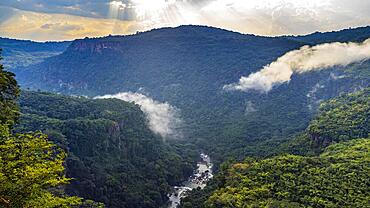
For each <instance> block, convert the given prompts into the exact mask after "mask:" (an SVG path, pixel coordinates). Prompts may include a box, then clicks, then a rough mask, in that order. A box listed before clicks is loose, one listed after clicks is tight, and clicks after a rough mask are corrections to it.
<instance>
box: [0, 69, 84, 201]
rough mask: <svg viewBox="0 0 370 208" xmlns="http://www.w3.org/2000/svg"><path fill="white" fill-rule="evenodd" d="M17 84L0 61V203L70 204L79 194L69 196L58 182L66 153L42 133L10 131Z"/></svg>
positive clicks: (64, 180)
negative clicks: (16, 132) (14, 132)
mask: <svg viewBox="0 0 370 208" xmlns="http://www.w3.org/2000/svg"><path fill="white" fill-rule="evenodd" d="M18 95H19V87H18V85H17V82H16V80H15V79H14V74H12V73H10V72H7V71H4V70H3V66H2V65H1V64H0V113H1V116H0V206H1V207H16V208H18V207H19V208H21V207H24V208H27V207H46V208H54V207H72V206H77V205H81V204H82V198H79V197H69V196H66V195H65V194H64V192H63V189H62V186H63V185H66V184H68V182H69V180H70V179H69V178H67V177H65V170H64V166H63V163H64V159H65V157H66V153H65V152H64V151H63V150H62V149H59V148H57V147H56V146H55V145H54V144H53V143H52V142H50V141H49V140H48V139H47V136H46V135H45V134H42V133H39V132H38V133H27V134H16V135H14V134H13V133H12V132H11V131H10V129H9V127H12V126H13V125H14V124H15V123H16V121H17V120H18V115H19V112H18V106H17V104H16V99H17V98H18Z"/></svg>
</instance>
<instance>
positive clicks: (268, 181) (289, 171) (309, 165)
mask: <svg viewBox="0 0 370 208" xmlns="http://www.w3.org/2000/svg"><path fill="white" fill-rule="evenodd" d="M369 158H370V140H369V139H357V140H352V141H350V142H345V143H339V144H335V145H332V146H330V147H329V148H328V149H327V150H326V151H325V152H324V153H323V154H321V155H320V156H317V157H304V156H294V155H285V156H278V157H274V158H270V159H265V160H260V161H258V160H249V161H246V162H243V163H237V164H234V165H233V166H232V167H231V168H230V169H228V170H227V173H226V174H225V175H224V177H225V181H226V183H225V184H224V185H223V186H222V187H220V188H219V189H218V190H217V191H215V192H214V193H213V194H212V195H211V196H210V197H209V199H208V200H207V202H206V205H205V206H206V207H222V208H227V207H230V208H231V207H367V206H368V205H369V204H368V203H369V197H370V195H369V193H370V179H369V177H368V176H369V173H370V160H369Z"/></svg>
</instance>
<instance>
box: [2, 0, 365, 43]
mask: <svg viewBox="0 0 370 208" xmlns="http://www.w3.org/2000/svg"><path fill="white" fill-rule="evenodd" d="M188 24H192V25H208V26H214V27H219V28H224V29H228V30H232V31H237V32H241V33H248V34H256V35H266V36H277V35H299V34H309V33H313V32H316V31H321V32H325V31H333V30H340V29H344V28H349V27H359V26H367V25H370V0H0V36H1V37H11V38H17V39H30V40H35V41H50V40H73V39H77V38H84V37H100V36H106V35H109V34H112V35H118V34H120V35H122V34H133V33H136V32H137V31H146V30H150V29H153V28H160V27H175V26H179V25H188Z"/></svg>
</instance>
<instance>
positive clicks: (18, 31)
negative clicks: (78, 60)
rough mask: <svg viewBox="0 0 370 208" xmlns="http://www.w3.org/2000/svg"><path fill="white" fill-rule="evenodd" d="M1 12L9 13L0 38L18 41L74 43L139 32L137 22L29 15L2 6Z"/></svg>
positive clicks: (53, 15) (0, 23)
mask: <svg viewBox="0 0 370 208" xmlns="http://www.w3.org/2000/svg"><path fill="white" fill-rule="evenodd" d="M0 13H3V14H8V15H7V18H6V19H2V21H0V28H1V29H0V36H5V37H12V38H18V39H31V40H37V41H44V40H73V39H76V38H84V37H97V36H98V37H100V36H107V35H109V34H131V33H134V32H135V29H134V26H135V22H134V21H120V20H107V19H94V18H87V17H79V16H73V15H65V14H48V13H36V12H27V11H22V10H18V9H12V8H9V7H1V6H0Z"/></svg>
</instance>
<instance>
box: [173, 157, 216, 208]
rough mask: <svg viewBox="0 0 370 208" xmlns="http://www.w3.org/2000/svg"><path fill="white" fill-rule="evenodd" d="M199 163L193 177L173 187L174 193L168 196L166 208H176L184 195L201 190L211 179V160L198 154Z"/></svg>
mask: <svg viewBox="0 0 370 208" xmlns="http://www.w3.org/2000/svg"><path fill="white" fill-rule="evenodd" d="M200 158H201V161H200V162H198V163H197V169H196V170H195V171H194V173H193V175H191V176H190V177H189V179H188V180H187V181H185V182H184V183H183V184H182V186H174V187H173V189H174V192H173V193H172V194H171V195H170V196H169V206H168V208H176V207H177V206H178V205H179V204H180V202H181V199H182V198H183V197H185V196H186V194H187V193H188V192H189V191H191V190H193V189H196V188H201V189H203V188H204V187H206V185H207V182H208V181H209V180H210V179H212V178H213V172H212V167H213V164H212V162H211V158H210V157H209V156H208V155H206V154H204V153H202V154H200Z"/></svg>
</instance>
